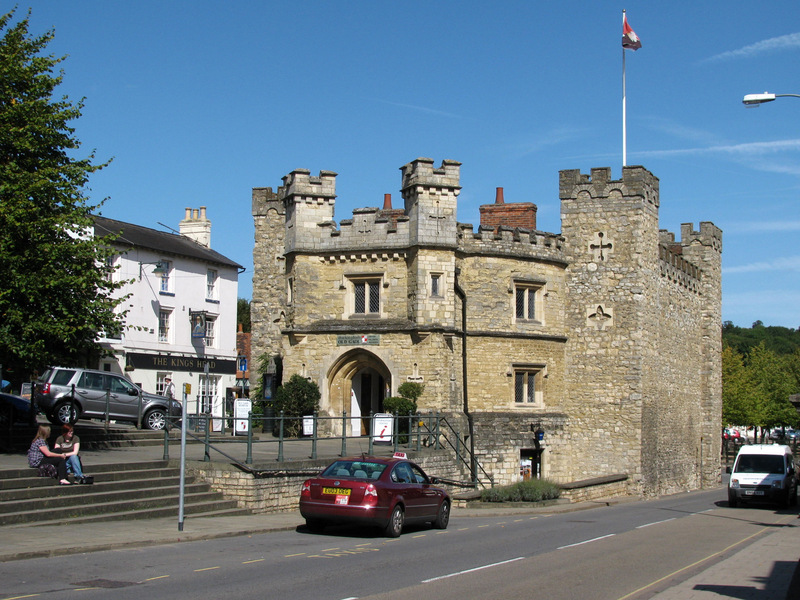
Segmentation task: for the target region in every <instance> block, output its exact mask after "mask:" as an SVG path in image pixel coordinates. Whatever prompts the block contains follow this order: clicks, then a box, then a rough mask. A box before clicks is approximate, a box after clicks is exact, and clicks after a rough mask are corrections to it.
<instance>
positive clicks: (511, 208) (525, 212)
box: [480, 187, 537, 232]
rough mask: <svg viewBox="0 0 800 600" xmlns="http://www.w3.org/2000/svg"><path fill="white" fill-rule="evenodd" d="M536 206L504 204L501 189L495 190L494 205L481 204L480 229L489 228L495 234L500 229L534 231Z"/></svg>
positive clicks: (529, 204) (531, 204) (519, 203)
mask: <svg viewBox="0 0 800 600" xmlns="http://www.w3.org/2000/svg"><path fill="white" fill-rule="evenodd" d="M536 210H537V208H536V205H535V204H533V203H531V202H515V203H510V204H506V202H505V198H504V194H503V188H501V187H499V188H497V191H496V192H495V198H494V204H483V205H481V207H480V211H481V227H486V228H488V227H491V228H492V229H494V231H495V232H497V230H498V228H500V227H510V228H512V229H515V228H517V227H520V228H522V229H530V230H534V229H536Z"/></svg>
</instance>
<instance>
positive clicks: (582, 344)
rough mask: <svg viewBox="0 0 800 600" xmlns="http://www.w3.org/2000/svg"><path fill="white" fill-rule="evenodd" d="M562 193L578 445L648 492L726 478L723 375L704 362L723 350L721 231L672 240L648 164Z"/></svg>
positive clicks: (570, 380)
mask: <svg viewBox="0 0 800 600" xmlns="http://www.w3.org/2000/svg"><path fill="white" fill-rule="evenodd" d="M559 187H560V196H561V218H562V234H563V236H564V239H565V245H566V254H567V258H568V260H569V263H570V265H569V267H568V268H567V298H568V302H567V306H566V315H567V318H566V325H567V331H568V332H569V342H568V343H567V352H566V355H567V364H566V388H567V390H568V393H567V398H568V400H567V401H566V404H565V408H566V409H567V412H569V413H570V415H571V416H572V425H573V427H574V428H573V430H572V436H573V440H574V441H576V442H579V444H580V447H581V450H582V452H584V453H589V454H592V455H594V456H598V457H603V458H602V461H601V462H602V464H603V466H604V468H605V469H608V471H609V472H625V473H629V474H630V475H631V476H632V477H633V479H634V482H635V483H636V484H638V485H637V487H638V488H639V489H640V490H641V491H642V492H643V493H645V494H662V493H669V492H672V491H676V490H678V489H694V488H697V487H699V486H700V485H701V484H702V481H701V472H703V473H708V474H710V473H712V472H716V473H719V446H718V444H719V440H718V439H717V438H718V437H719V431H717V429H718V424H719V414H718V413H717V414H716V415H715V416H714V411H717V410H718V409H719V408H720V407H719V406H718V398H719V397H720V395H719V394H718V393H713V394H712V395H713V397H714V398H715V400H713V401H711V400H710V397H711V396H710V395H709V393H708V390H709V389H710V388H714V387H715V386H716V382H715V381H711V379H715V377H716V375H715V376H714V377H711V378H709V367H710V365H708V364H705V365H702V364H697V362H696V361H697V358H698V351H700V352H701V354H700V355H701V356H707V357H709V360H711V361H713V360H716V358H711V357H712V356H714V357H719V352H720V347H719V332H720V329H719V328H720V321H719V315H720V306H721V297H720V288H719V286H718V282H719V264H720V256H719V250H720V249H721V232H720V231H719V230H718V229H717V228H715V227H713V226H712V228H713V230H712V229H711V228H709V227H708V226H706V227H704V228H703V236H694V235H691V234H690V232H691V226H689V229H688V230H686V229H685V228H684V229H683V230H682V232H683V233H684V235H685V236H686V237H687V239H686V241H685V245H684V243H682V244H677V245H675V244H673V245H668V244H664V243H663V234H660V233H659V229H658V208H659V193H658V179H657V178H656V177H655V176H653V175H652V174H651V173H650V172H648V171H647V170H646V169H644V168H642V167H624V168H623V171H622V179H620V180H612V179H611V170H610V169H607V168H606V169H592V171H591V175H590V176H587V175H582V174H580V173H579V172H578V171H562V172H561V174H560V186H559ZM700 237H702V238H703V240H702V241H701V240H700V239H699V238H700ZM715 240H716V241H715ZM686 246H688V247H690V248H694V249H692V250H689V254H691V255H692V258H693V259H695V258H698V259H702V260H701V262H700V264H697V263H690V262H689V261H687V260H686V258H685V257H684V256H682V253H683V252H684V251H685V248H686ZM704 268H705V269H706V270H707V272H704V271H703V269H704ZM712 282H716V283H712ZM715 328H716V329H715ZM714 331H716V337H715V336H714V335H713V332H714ZM689 357H691V358H689ZM713 372H714V373H719V369H716V370H714V371H713ZM716 391H719V390H718V388H717V389H716ZM712 423H713V425H712ZM676 432H682V433H681V434H680V435H677V434H676ZM689 440H691V442H690V443H686V442H687V441H689ZM712 440H714V441H712ZM704 442H705V445H704ZM714 445H716V448H717V451H716V454H715V453H714V452H713V447H714ZM576 447H577V446H576ZM576 458H577V457H576ZM576 475H580V474H579V473H576Z"/></svg>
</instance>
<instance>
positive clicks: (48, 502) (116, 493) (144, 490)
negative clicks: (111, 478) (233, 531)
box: [0, 476, 210, 514]
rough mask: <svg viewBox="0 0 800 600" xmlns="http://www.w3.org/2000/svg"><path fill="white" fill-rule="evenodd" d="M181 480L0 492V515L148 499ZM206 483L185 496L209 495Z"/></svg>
mask: <svg viewBox="0 0 800 600" xmlns="http://www.w3.org/2000/svg"><path fill="white" fill-rule="evenodd" d="M179 485H180V477H178V476H175V477H164V478H158V479H148V480H141V482H139V481H132V480H127V481H116V482H111V483H102V484H95V485H79V484H73V485H70V486H66V485H53V486H51V487H47V488H31V489H27V490H25V489H17V490H7V491H3V492H0V514H5V513H10V512H17V511H19V510H24V509H28V510H50V509H61V508H66V507H69V506H76V505H79V504H98V503H101V502H113V501H114V500H117V499H134V498H147V497H149V496H151V495H154V494H155V493H163V491H162V490H165V489H166V490H168V491H171V490H173V489H178V486H179ZM208 490H210V487H209V486H208V484H206V483H197V482H195V481H187V482H186V493H191V492H195V491H204V492H205V491H208Z"/></svg>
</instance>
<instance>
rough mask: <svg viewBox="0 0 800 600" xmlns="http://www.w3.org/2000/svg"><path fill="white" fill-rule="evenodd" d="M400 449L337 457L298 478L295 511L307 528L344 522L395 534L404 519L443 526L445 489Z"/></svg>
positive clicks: (446, 506) (445, 521)
mask: <svg viewBox="0 0 800 600" xmlns="http://www.w3.org/2000/svg"><path fill="white" fill-rule="evenodd" d="M436 482H437V480H436V479H435V478H433V479H432V478H430V477H428V476H427V475H426V474H425V472H424V471H423V470H422V469H421V468H420V467H419V466H418V465H416V464H414V463H413V462H411V461H409V460H407V459H406V458H405V455H403V454H402V453H396V454H395V456H393V457H391V458H379V457H374V456H362V457H358V458H341V459H339V460H336V461H334V462H333V463H332V464H331V465H329V466H328V467H327V468H326V469H325V470H324V471H322V473H320V474H319V475H318V476H317V477H315V478H313V479H308V480H307V481H305V482H304V483H303V486H302V488H301V490H300V513H301V514H302V515H303V518H304V519H305V520H306V525H307V526H308V528H309V529H310V530H311V531H320V530H322V528H324V527H325V526H326V525H331V524H341V523H350V524H356V525H368V526H373V527H380V528H381V529H383V530H384V532H385V533H386V535H388V536H389V537H397V536H399V535H400V533H401V532H402V531H403V525H404V524H406V523H432V524H433V526H434V527H436V528H437V529H446V528H447V524H448V522H449V521H450V505H451V500H450V495H449V494H448V493H447V491H446V490H444V489H442V488H440V487H437V486H436V485H434V484H435V483H436Z"/></svg>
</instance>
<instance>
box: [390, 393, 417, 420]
mask: <svg viewBox="0 0 800 600" xmlns="http://www.w3.org/2000/svg"><path fill="white" fill-rule="evenodd" d="M383 410H385V411H386V412H388V413H391V414H393V415H397V416H398V417H406V416H408V415H413V414H415V413H416V412H417V403H416V402H414V401H413V400H409V399H408V398H400V397H399V396H390V397H389V398H386V399H385V400H384V401H383Z"/></svg>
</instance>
